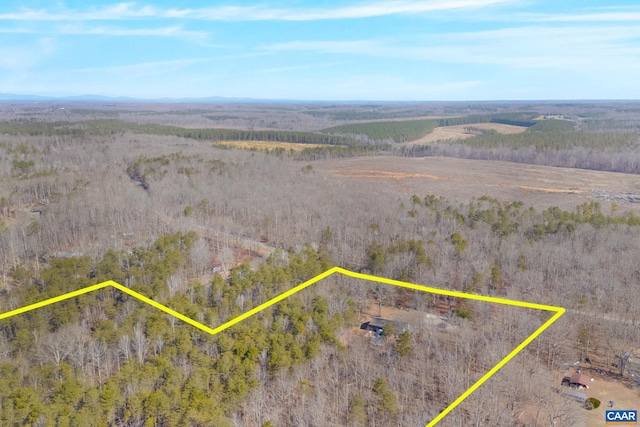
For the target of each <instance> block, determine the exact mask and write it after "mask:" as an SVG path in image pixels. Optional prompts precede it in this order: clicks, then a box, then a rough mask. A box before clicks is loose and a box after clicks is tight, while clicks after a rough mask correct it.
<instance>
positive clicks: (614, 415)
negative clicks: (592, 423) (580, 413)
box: [604, 410, 638, 425]
mask: <svg viewBox="0 0 640 427" xmlns="http://www.w3.org/2000/svg"><path fill="white" fill-rule="evenodd" d="M604 419H605V421H606V423H607V424H614V425H636V424H638V411H631V410H617V411H606V412H605V414H604Z"/></svg>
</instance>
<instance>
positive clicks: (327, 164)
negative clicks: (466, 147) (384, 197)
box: [314, 156, 640, 212]
mask: <svg viewBox="0 0 640 427" xmlns="http://www.w3.org/2000/svg"><path fill="white" fill-rule="evenodd" d="M314 167H316V169H318V170H326V171H328V172H330V173H333V174H335V175H338V176H341V177H345V178H351V179H357V180H368V181H372V180H374V181H375V182H376V183H378V184H379V185H385V186H391V187H393V188H395V189H397V190H399V191H401V192H403V193H406V194H409V195H413V194H416V195H418V196H421V197H422V196H425V195H427V194H435V195H438V196H444V197H446V198H448V199H452V200H460V201H465V200H469V199H470V198H471V197H479V196H482V195H488V196H492V197H496V198H498V199H501V200H512V201H515V200H520V201H523V202H525V203H527V204H529V205H532V206H535V207H540V208H546V207H549V206H558V207H561V208H564V209H573V208H574V207H575V206H576V205H579V204H581V203H584V202H587V201H591V200H595V201H600V202H601V203H602V205H603V208H604V209H605V212H608V208H609V202H606V201H605V200H601V197H602V194H628V193H629V194H635V193H640V176H638V175H632V174H623V173H614V172H599V171H590V170H584V169H570V168H557V167H549V166H534V165H527V164H521V163H511V162H501V161H493V160H467V159H455V158H448V157H424V158H406V157H393V156H378V157H357V158H350V159H334V160H322V161H318V162H314ZM616 203H617V204H618V206H619V208H620V209H621V210H623V211H625V210H634V211H640V203H630V202H624V201H618V202H616Z"/></svg>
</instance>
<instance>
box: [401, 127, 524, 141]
mask: <svg viewBox="0 0 640 427" xmlns="http://www.w3.org/2000/svg"><path fill="white" fill-rule="evenodd" d="M474 128H475V129H482V130H495V131H496V132H498V133H503V134H506V135H511V134H514V133H522V132H524V131H525V130H527V128H526V127H524V126H512V125H504V124H501V123H476V124H469V125H454V126H440V127H437V128H435V129H434V130H433V132H431V133H430V134H428V135H425V136H423V137H422V138H420V139H416V140H415V141H410V142H407V143H406V144H407V145H420V144H429V143H431V142H436V141H453V140H457V139H467V138H471V137H473V136H475V135H474V134H473V133H472V132H469V131H468V130H469V129H474Z"/></svg>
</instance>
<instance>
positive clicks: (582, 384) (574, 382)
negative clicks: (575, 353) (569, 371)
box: [569, 372, 591, 389]
mask: <svg viewBox="0 0 640 427" xmlns="http://www.w3.org/2000/svg"><path fill="white" fill-rule="evenodd" d="M590 381H591V378H589V376H588V375H585V374H579V373H577V372H576V373H575V374H573V375H571V377H570V378H569V387H574V388H577V389H581V388H589V382H590Z"/></svg>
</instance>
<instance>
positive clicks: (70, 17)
mask: <svg viewBox="0 0 640 427" xmlns="http://www.w3.org/2000/svg"><path fill="white" fill-rule="evenodd" d="M513 1H514V0H426V1H424V0H423V1H420V0H396V1H381V2H376V3H366V2H362V3H359V4H355V5H351V6H343V7H336V8H279V9H278V8H270V7H265V6H260V5H255V6H219V7H211V8H194V9H191V8H187V9H159V8H156V7H153V6H143V7H136V6H135V4H134V3H119V4H116V5H113V6H109V7H106V8H102V9H92V10H88V11H78V10H64V11H58V12H50V11H48V10H46V9H39V10H33V9H22V10H21V11H19V12H12V13H4V14H0V20H4V21H9V20H11V21H93V20H103V21H107V20H122V19H148V18H165V19H195V20H208V21H317V20H329V19H357V18H372V17H379V16H389V15H398V14H415V13H425V12H435V11H447V10H454V11H455V10H468V9H470V8H484V7H488V6H493V5H498V4H504V3H511V2H513Z"/></svg>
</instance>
